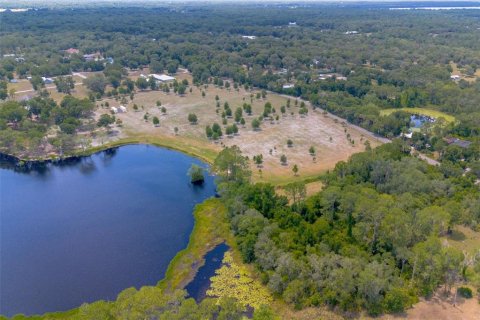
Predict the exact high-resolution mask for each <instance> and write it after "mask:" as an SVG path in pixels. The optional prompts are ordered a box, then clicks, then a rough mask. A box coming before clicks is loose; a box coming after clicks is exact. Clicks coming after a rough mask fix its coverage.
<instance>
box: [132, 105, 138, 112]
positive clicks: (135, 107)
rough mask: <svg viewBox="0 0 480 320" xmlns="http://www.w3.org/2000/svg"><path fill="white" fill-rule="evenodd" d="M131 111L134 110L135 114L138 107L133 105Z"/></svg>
mask: <svg viewBox="0 0 480 320" xmlns="http://www.w3.org/2000/svg"><path fill="white" fill-rule="evenodd" d="M133 110H134V111H135V112H137V111H138V106H137V105H136V104H133Z"/></svg>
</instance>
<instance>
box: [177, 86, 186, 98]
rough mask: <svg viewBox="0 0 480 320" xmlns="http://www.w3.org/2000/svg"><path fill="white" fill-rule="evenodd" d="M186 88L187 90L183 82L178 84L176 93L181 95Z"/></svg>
mask: <svg viewBox="0 0 480 320" xmlns="http://www.w3.org/2000/svg"><path fill="white" fill-rule="evenodd" d="M186 90H187V87H186V86H185V85H184V84H180V85H179V86H178V89H177V93H178V94H179V95H181V96H182V95H184V94H185V91H186Z"/></svg>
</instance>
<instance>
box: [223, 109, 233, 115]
mask: <svg viewBox="0 0 480 320" xmlns="http://www.w3.org/2000/svg"><path fill="white" fill-rule="evenodd" d="M225 114H226V115H227V117H231V116H232V109H230V108H228V109H225Z"/></svg>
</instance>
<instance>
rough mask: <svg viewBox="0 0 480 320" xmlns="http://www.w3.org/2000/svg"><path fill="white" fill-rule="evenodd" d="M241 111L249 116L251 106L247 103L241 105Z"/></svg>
mask: <svg viewBox="0 0 480 320" xmlns="http://www.w3.org/2000/svg"><path fill="white" fill-rule="evenodd" d="M243 110H244V111H245V112H246V113H247V114H248V115H249V116H251V115H252V105H251V104H248V103H244V104H243Z"/></svg>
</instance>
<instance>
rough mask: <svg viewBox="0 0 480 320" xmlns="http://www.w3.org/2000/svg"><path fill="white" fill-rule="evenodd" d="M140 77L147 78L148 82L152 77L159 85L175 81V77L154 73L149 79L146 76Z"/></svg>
mask: <svg viewBox="0 0 480 320" xmlns="http://www.w3.org/2000/svg"><path fill="white" fill-rule="evenodd" d="M140 77H143V78H147V80H148V79H150V77H152V78H153V79H155V81H156V82H157V84H163V83H168V82H172V81H175V77H171V76H169V75H166V74H156V73H152V74H149V75H148V77H147V76H145V75H144V74H141V75H140Z"/></svg>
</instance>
